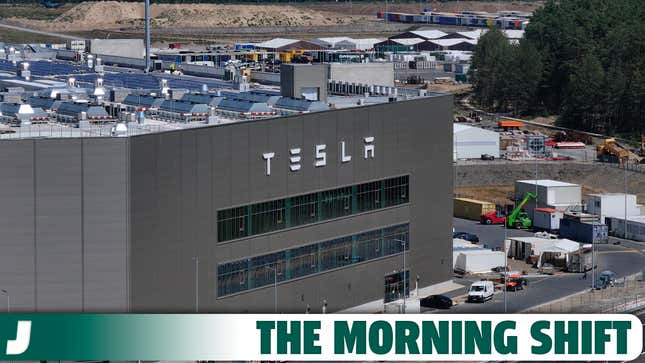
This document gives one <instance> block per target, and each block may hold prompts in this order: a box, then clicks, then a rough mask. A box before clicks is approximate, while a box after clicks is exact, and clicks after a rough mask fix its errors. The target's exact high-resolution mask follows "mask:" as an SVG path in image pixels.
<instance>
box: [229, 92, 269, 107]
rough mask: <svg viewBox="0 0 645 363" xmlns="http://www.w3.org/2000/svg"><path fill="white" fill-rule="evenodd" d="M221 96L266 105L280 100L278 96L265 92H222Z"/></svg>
mask: <svg viewBox="0 0 645 363" xmlns="http://www.w3.org/2000/svg"><path fill="white" fill-rule="evenodd" d="M221 94H222V96H225V97H226V98H234V99H237V100H247V101H252V102H259V103H266V104H269V105H273V104H275V103H276V102H277V101H278V100H279V99H280V95H276V94H270V93H265V92H233V91H222V92H221Z"/></svg>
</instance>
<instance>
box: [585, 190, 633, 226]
mask: <svg viewBox="0 0 645 363" xmlns="http://www.w3.org/2000/svg"><path fill="white" fill-rule="evenodd" d="M641 211H645V207H643V206H642V205H640V204H637V203H636V195H634V194H627V195H625V194H624V193H605V194H589V195H587V212H588V213H590V214H593V215H596V216H598V217H600V222H602V223H605V218H606V217H623V218H624V217H625V216H629V217H631V216H639V215H641V214H643V213H642V212H641Z"/></svg>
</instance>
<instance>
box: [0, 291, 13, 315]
mask: <svg viewBox="0 0 645 363" xmlns="http://www.w3.org/2000/svg"><path fill="white" fill-rule="evenodd" d="M0 292H2V293H3V294H5V295H7V313H9V312H10V311H11V296H10V295H9V291H7V290H5V289H2V290H0Z"/></svg>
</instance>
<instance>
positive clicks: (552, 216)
mask: <svg viewBox="0 0 645 363" xmlns="http://www.w3.org/2000/svg"><path fill="white" fill-rule="evenodd" d="M562 218H564V211H561V210H557V209H553V208H535V215H534V216H533V227H535V228H536V229H540V230H544V231H549V232H554V231H557V230H559V229H560V220H561V219H562Z"/></svg>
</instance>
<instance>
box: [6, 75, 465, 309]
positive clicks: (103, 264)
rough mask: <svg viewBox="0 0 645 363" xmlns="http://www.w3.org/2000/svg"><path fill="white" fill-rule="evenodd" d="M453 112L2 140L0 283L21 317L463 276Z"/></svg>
mask: <svg viewBox="0 0 645 363" xmlns="http://www.w3.org/2000/svg"><path fill="white" fill-rule="evenodd" d="M311 85H312V86H315V85H316V83H315V82H311ZM319 91H320V93H319V95H324V92H325V91H324V89H320V90H319ZM452 104H453V101H452V97H451V96H449V95H441V96H433V97H421V98H415V99H411V100H404V101H398V102H385V103H377V104H371V105H366V106H359V107H348V108H342V109H333V110H327V111H320V112H313V113H306V114H300V115H294V116H287V117H277V118H269V119H258V120H246V121H233V122H225V123H221V124H217V125H208V126H206V125H205V126H201V127H195V128H182V127H178V128H177V129H176V130H171V131H163V132H156V131H151V132H148V133H142V134H132V135H130V136H126V137H83V138H74V137H56V136H55V135H52V136H50V137H49V138H16V139H11V140H8V139H7V140H0V163H1V164H2V165H3V169H2V170H3V175H2V177H0V201H2V203H0V228H1V229H2V230H3V235H2V238H1V242H2V243H0V287H2V288H3V289H6V290H7V291H10V293H11V304H12V310H13V311H38V312H47V311H51V312H63V311H69V312H79V311H84V312H194V311H196V310H199V312H272V311H273V309H274V304H273V299H274V297H275V296H276V292H277V300H278V302H277V305H278V310H279V311H280V312H304V311H305V309H306V308H307V306H309V307H310V308H311V311H312V312H320V309H321V307H322V304H323V302H326V303H327V304H328V305H327V308H328V311H337V310H340V309H343V308H347V307H351V306H356V305H359V304H362V303H365V302H368V301H372V300H377V299H380V298H384V297H385V298H386V299H388V295H389V296H390V297H391V296H392V295H396V294H397V291H399V292H400V291H401V290H402V289H403V279H404V278H405V277H406V276H407V281H408V284H407V286H408V288H410V286H412V287H414V286H415V282H416V281H418V283H419V286H428V285H432V284H436V283H441V282H444V281H446V280H449V279H450V277H451V270H452V266H451V258H450V257H451V249H452V245H451V235H450V226H451V215H452V213H451V212H450V211H451V209H452V201H451V196H450V190H452V173H451V171H450V170H451V165H452V164H451V156H452V142H451V139H450V135H451V134H452V123H451V122H450V121H451V118H452ZM133 127H134V126H133ZM442 135H443V137H441V136H442ZM405 246H407V247H408V249H407V253H406V257H407V271H408V273H407V274H405V273H403V272H402V270H403V249H404V247H405ZM417 279H418V280H417ZM276 280H277V289H276V288H274V282H275V281H276ZM276 290H277V291H276Z"/></svg>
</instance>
